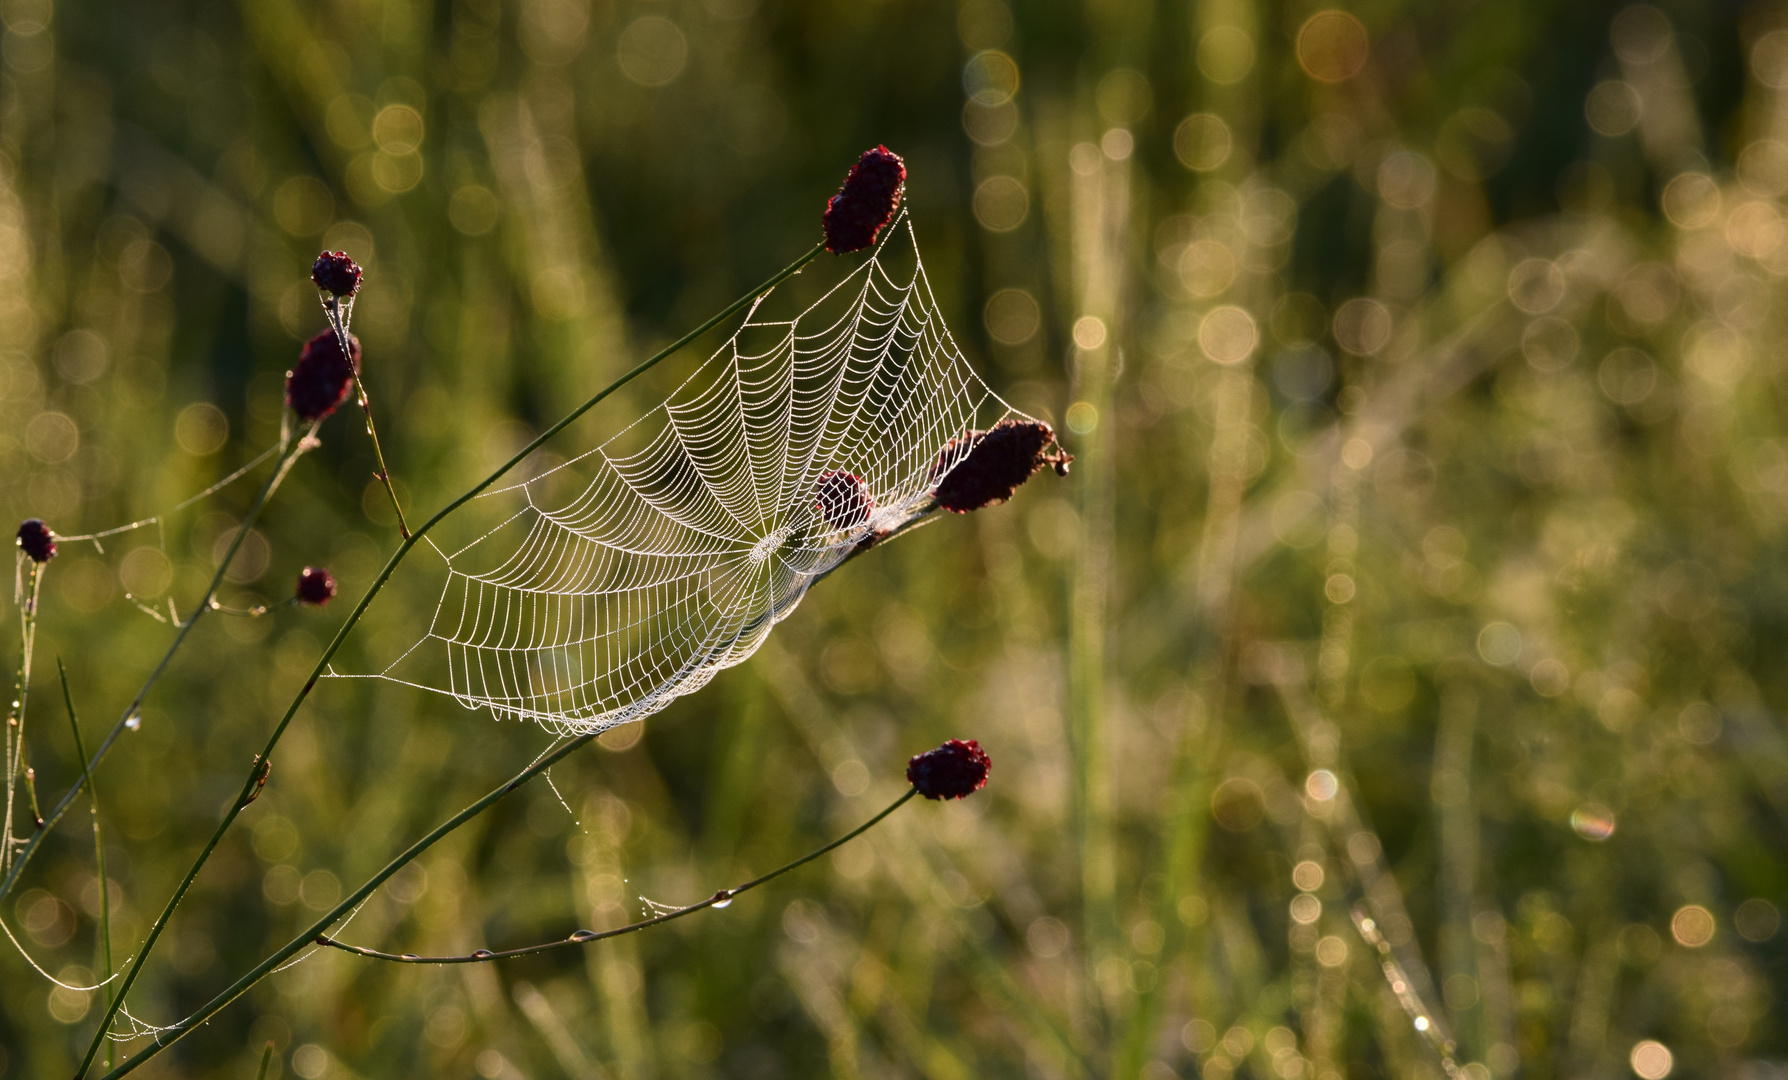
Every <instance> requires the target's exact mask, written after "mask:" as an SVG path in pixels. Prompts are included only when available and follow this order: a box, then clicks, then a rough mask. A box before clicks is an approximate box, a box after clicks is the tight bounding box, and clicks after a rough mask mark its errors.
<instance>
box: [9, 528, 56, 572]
mask: <svg viewBox="0 0 1788 1080" xmlns="http://www.w3.org/2000/svg"><path fill="white" fill-rule="evenodd" d="M18 545H19V550H21V551H23V552H24V553H25V557H26V558H28V559H30V560H31V561H32V562H34V563H40V564H41V563H47V562H49V561H50V560H51V559H53V558H55V557H56V534H55V533H53V532H51V531H50V527H49V526H48V525H45V524H44V523H43V522H42V521H39V520H38V519H37V518H28V519H27V520H26V521H25V523H24V524H23V525H20V526H19V535H18Z"/></svg>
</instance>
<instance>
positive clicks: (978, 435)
mask: <svg viewBox="0 0 1788 1080" xmlns="http://www.w3.org/2000/svg"><path fill="white" fill-rule="evenodd" d="M1052 445H1055V429H1054V428H1051V427H1050V426H1049V425H1048V424H1045V423H1044V422H1043V421H1041V420H1013V419H1006V420H1001V421H1000V422H999V423H997V424H995V425H993V427H991V428H989V429H988V430H986V431H970V432H968V433H967V434H964V435H958V436H957V437H956V438H954V439H951V440H950V441H949V442H947V443H945V444H944V448H943V450H941V451H939V452H938V456H937V460H936V461H934V462H932V465H931V479H932V481H933V482H934V483H936V484H937V487H936V488H935V489H934V493H935V494H936V495H937V501H938V502H939V503H940V504H941V505H942V506H943V507H944V509H946V510H950V511H952V512H954V513H958V514H966V513H968V512H969V511H970V510H979V509H981V508H982V507H983V506H992V505H993V504H994V503H1003V502H1005V501H1006V500H1007V499H1010V498H1011V497H1012V493H1013V492H1014V491H1017V490H1018V486H1019V485H1020V484H1022V483H1024V482H1025V481H1026V480H1029V479H1030V478H1031V474H1032V473H1035V472H1036V471H1037V470H1038V469H1041V468H1043V467H1044V466H1045V465H1047V466H1049V467H1050V468H1052V469H1054V470H1055V473H1056V475H1057V476H1066V475H1068V464H1069V463H1070V462H1072V461H1073V460H1074V455H1073V454H1070V453H1068V452H1067V451H1065V450H1063V449H1062V448H1061V447H1060V446H1056V448H1055V449H1054V450H1053V451H1052V450H1050V449H1049V447H1050V446H1052Z"/></svg>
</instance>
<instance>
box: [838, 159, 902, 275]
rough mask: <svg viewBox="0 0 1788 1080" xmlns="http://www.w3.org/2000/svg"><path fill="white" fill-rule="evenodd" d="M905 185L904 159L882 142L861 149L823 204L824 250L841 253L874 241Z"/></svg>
mask: <svg viewBox="0 0 1788 1080" xmlns="http://www.w3.org/2000/svg"><path fill="white" fill-rule="evenodd" d="M905 188H906V162H904V161H902V160H900V155H899V154H896V153H895V152H894V151H892V150H890V149H888V148H887V147H885V146H878V147H876V148H875V149H874V150H865V151H864V152H863V156H862V157H860V158H858V159H857V163H856V164H855V165H852V166H851V171H850V172H848V173H846V174H845V177H844V186H843V187H841V188H839V189H838V194H836V195H834V196H832V201H830V202H828V203H827V204H826V250H827V251H830V252H831V253H832V254H834V255H843V254H844V253H845V252H847V251H861V250H863V249H864V248H866V247H868V246H869V245H871V244H873V243H875V237H876V234H877V233H879V232H881V231H882V226H884V225H886V224H887V223H888V222H890V221H892V220H894V211H895V210H897V209H899V207H900V195H901V192H902V191H904V190H905Z"/></svg>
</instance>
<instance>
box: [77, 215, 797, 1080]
mask: <svg viewBox="0 0 1788 1080" xmlns="http://www.w3.org/2000/svg"><path fill="white" fill-rule="evenodd" d="M825 249H826V248H825V244H824V243H820V244H815V245H814V246H813V247H812V248H811V249H810V250H808V251H807V252H806V253H805V254H804V255H802V256H801V257H800V258H798V259H796V260H795V261H794V262H792V263H790V264H788V265H787V266H785V267H783V268H782V269H781V270H779V271H777V272H776V273H775V274H773V275H771V277H770V278H769V279H768V280H766V281H765V282H763V284H761V285H759V286H757V287H756V288H755V289H752V290H751V291H750V292H748V293H746V294H745V295H744V296H741V297H739V298H738V299H737V300H734V301H733V302H732V303H731V304H728V305H727V306H726V307H725V308H723V309H722V310H721V311H720V312H719V313H717V314H716V315H714V316H713V317H712V318H710V319H708V320H707V321H706V322H704V323H702V324H701V325H700V326H698V327H696V328H695V329H694V330H691V331H689V332H688V333H687V334H684V335H683V336H682V337H680V338H678V339H677V340H676V341H673V342H671V343H670V344H669V345H667V346H665V347H664V348H663V349H660V350H659V351H658V352H656V353H654V354H652V355H651V356H650V357H648V358H646V359H645V360H643V361H641V362H640V363H639V364H638V365H636V366H635V367H634V368H633V369H632V370H630V371H628V372H627V373H626V374H624V375H622V376H621V377H620V378H618V379H616V380H615V381H614V382H611V383H609V384H608V385H607V386H605V387H603V388H602V389H601V390H599V391H597V393H596V394H595V395H593V396H592V397H590V398H588V399H586V400H585V401H584V402H583V404H581V405H579V406H578V407H577V408H575V409H573V410H571V411H570V412H569V413H566V414H565V416H564V417H562V418H561V419H560V420H559V421H558V422H557V423H555V424H553V425H552V426H551V427H549V428H547V429H546V430H545V431H543V432H541V433H540V434H539V435H538V436H536V437H535V438H534V440H533V441H532V442H530V443H528V445H526V446H524V447H522V448H521V449H520V450H518V451H516V452H515V455H514V456H513V457H511V458H510V459H509V460H508V461H506V462H504V463H503V464H502V465H500V466H498V467H497V469H496V470H495V471H494V472H492V473H491V474H490V475H489V476H486V477H485V478H484V479H483V480H480V481H479V482H478V483H476V484H474V485H473V486H472V487H471V488H468V489H467V490H466V491H465V493H464V494H462V495H460V496H459V497H458V498H455V499H454V500H453V501H452V502H450V503H448V504H447V505H446V506H443V507H442V508H441V509H440V510H437V511H436V512H435V514H434V516H433V517H430V518H429V519H428V520H427V521H425V522H423V523H422V525H421V526H420V527H418V528H417V529H416V531H415V532H413V533H411V534H410V535H409V536H406V537H405V538H404V540H403V543H401V544H399V545H398V548H397V550H396V551H394V552H392V553H391V558H390V559H388V560H386V562H385V567H384V569H382V570H380V571H379V576H378V577H377V578H375V579H373V583H372V584H371V585H370V586H368V587H367V590H366V594H365V595H364V596H362V597H361V598H360V602H359V603H358V604H356V605H355V606H354V610H353V611H352V612H350V613H349V615H348V618H347V621H346V622H344V623H342V625H341V629H339V630H337V631H336V633H335V637H334V638H333V639H331V640H330V642H329V645H328V646H327V647H326V648H325V649H324V650H323V655H322V656H320V657H319V658H318V659H317V663H316V666H315V667H313V668H312V669H311V673H310V677H309V678H308V679H306V680H305V681H304V685H303V686H302V687H300V688H299V690H298V693H297V694H295V695H294V696H293V698H292V703H291V704H290V705H288V706H287V707H286V711H285V715H284V716H282V717H280V720H279V723H278V724H277V725H275V726H274V729H273V733H272V734H271V735H270V736H268V739H267V744H266V747H265V749H263V750H262V751H261V754H260V756H259V757H258V758H256V759H255V763H254V765H253V766H251V767H250V768H249V771H248V777H247V779H245V780H244V781H243V784H242V789H241V791H240V793H239V794H238V795H237V797H236V798H235V800H234V801H232V803H231V804H230V807H229V809H227V810H226V811H225V812H224V816H223V819H222V820H221V821H219V822H218V825H217V828H216V830H215V831H214V832H212V834H211V839H210V840H209V841H207V842H206V844H205V846H204V848H203V849H202V850H200V852H199V855H198V857H197V858H196V859H194V860H193V864H192V867H191V868H190V869H189V870H188V871H187V872H186V876H185V877H184V878H183V879H181V882H180V884H179V886H178V887H177V888H176V889H175V890H174V895H173V896H172V897H170V898H169V900H168V904H167V906H166V907H165V908H163V909H162V913H161V917H160V918H158V919H157V920H156V922H155V925H154V926H153V927H152V928H151V929H150V931H149V936H148V938H147V939H145V940H144V942H143V946H142V948H141V949H139V950H137V956H136V959H135V961H134V962H132V964H131V967H130V970H129V971H128V972H127V973H126V974H125V977H124V981H123V984H122V985H121V986H120V987H119V988H118V997H117V999H116V1000H115V1001H114V1002H113V1004H112V1006H111V1008H109V1009H107V1010H106V1015H105V1016H104V1017H103V1018H101V1020H100V1024H99V1030H98V1031H97V1032H95V1034H94V1038H93V1042H92V1044H91V1045H89V1046H88V1048H87V1055H86V1057H85V1058H84V1059H83V1060H82V1062H81V1067H80V1069H79V1070H78V1071H77V1072H76V1073H75V1077H76V1080H80V1078H81V1077H84V1076H86V1075H87V1070H88V1068H90V1067H91V1066H92V1064H93V1057H94V1054H95V1053H96V1052H97V1050H98V1047H99V1044H100V1043H101V1042H102V1041H104V1039H105V1036H106V1032H107V1031H108V1030H110V1028H111V1024H112V1020H113V1018H114V1017H116V1016H117V1012H118V1009H120V1008H122V1007H123V1004H124V998H125V994H126V993H127V992H128V991H129V990H130V987H131V984H132V983H134V982H135V981H136V976H137V973H138V972H140V971H141V970H142V967H143V963H144V961H146V960H147V959H148V958H149V953H150V952H151V951H152V950H153V949H154V947H155V942H156V939H157V938H159V937H160V936H161V931H162V928H163V927H165V926H166V925H167V921H168V919H169V918H170V917H172V915H173V913H174V909H175V908H177V907H179V905H180V901H181V900H182V899H183V898H184V897H185V896H186V891H187V890H188V889H190V888H191V887H192V883H193V880H194V879H195V878H197V877H198V875H199V871H200V870H201V869H202V868H203V867H204V865H205V863H206V861H207V860H209V859H210V858H211V853H212V852H213V851H214V850H216V848H217V845H218V843H219V842H220V841H222V839H223V836H224V833H225V832H226V831H227V830H228V829H229V827H230V825H231V823H232V822H234V821H235V820H236V815H238V814H240V813H241V812H242V809H243V807H245V806H247V805H248V799H249V796H250V795H252V794H253V793H254V790H255V787H256V780H257V778H258V777H259V774H260V768H261V762H263V761H270V760H272V756H273V750H274V747H275V746H276V745H278V743H279V740H280V737H281V736H283V735H284V734H285V731H286V728H287V727H288V726H289V725H290V724H291V722H292V717H293V716H295V715H296V714H297V712H298V709H299V707H300V706H301V705H303V704H304V701H305V699H306V698H307V697H309V696H310V692H311V690H312V689H313V688H315V686H316V685H317V680H318V679H320V678H322V677H323V672H324V671H325V670H327V668H328V665H329V661H330V660H332V659H334V657H335V654H336V652H337V650H339V649H340V648H341V646H342V643H343V642H344V641H345V640H346V639H347V636H348V634H349V633H350V632H352V630H353V629H354V627H355V626H356V625H357V624H358V623H359V622H360V617H361V616H362V615H364V614H365V613H366V609H367V608H368V607H369V606H371V604H372V602H373V598H374V597H376V596H378V594H379V592H380V591H381V590H382V589H384V587H385V582H386V581H388V580H390V578H391V575H392V574H393V573H394V572H396V570H397V567H398V565H399V564H401V563H402V562H403V560H404V558H405V557H406V556H407V555H409V553H410V550H411V549H412V548H414V547H415V546H416V545H417V543H419V542H420V541H421V540H422V538H423V537H424V536H427V535H428V533H429V531H430V530H431V529H433V528H434V527H435V526H436V525H438V524H440V523H441V522H442V521H443V520H444V519H446V518H447V516H448V515H450V514H452V513H453V512H454V511H456V510H458V509H459V508H460V507H461V506H464V505H465V504H466V503H468V502H470V501H471V500H472V499H474V498H476V497H477V496H478V494H479V492H482V491H483V490H484V489H485V488H488V487H490V486H491V485H492V484H494V483H496V482H497V481H498V480H499V479H501V478H502V477H503V475H504V474H505V473H507V472H508V471H509V470H510V469H513V468H515V466H517V465H519V464H521V463H522V462H523V461H524V460H526V459H527V457H528V455H529V454H532V453H533V452H534V451H535V450H537V449H539V448H540V446H541V445H542V444H543V443H545V442H546V441H547V440H548V439H550V438H552V437H553V436H554V435H557V434H558V433H559V432H561V431H563V430H565V428H567V427H569V426H570V425H571V423H572V422H573V421H575V420H576V419H577V418H578V417H580V416H582V415H584V414H585V413H587V412H589V411H590V410H591V409H593V408H595V407H596V406H597V405H598V404H600V403H601V402H602V401H603V400H604V399H606V398H607V397H608V396H609V395H611V394H613V393H614V392H615V391H617V390H619V389H620V388H621V387H623V386H626V385H627V384H628V383H630V382H632V381H633V380H634V379H636V378H638V377H639V376H641V375H643V374H645V373H646V372H647V371H649V370H650V369H651V368H653V367H654V366H656V365H657V364H658V363H660V362H661V361H663V360H664V359H666V358H667V357H669V356H671V355H673V354H675V353H677V352H678V351H680V350H681V349H682V348H683V347H684V346H685V345H688V344H689V343H690V342H692V341H694V340H695V339H697V338H699V337H701V336H702V335H703V334H705V333H707V332H708V331H709V330H712V329H713V328H714V327H716V326H718V325H719V324H720V323H721V322H722V321H723V320H725V319H727V318H729V317H730V316H732V315H733V314H735V313H736V312H738V311H739V310H741V309H742V308H744V307H745V306H746V305H748V304H750V303H752V302H753V301H754V300H756V299H757V298H758V297H760V296H762V295H763V294H764V293H766V292H769V291H770V290H771V289H773V288H775V287H776V286H777V285H779V284H781V283H782V282H783V281H784V280H785V279H787V278H790V277H792V276H794V275H795V274H796V273H798V272H800V270H801V268H802V267H804V266H806V265H807V264H808V263H810V262H812V261H813V260H814V259H815V258H817V257H818V256H819V254H820V252H822V251H824V250H825ZM594 737H595V736H593V735H587V736H580V737H579V738H578V739H576V740H573V741H572V742H571V743H570V744H568V745H567V746H566V747H564V748H562V749H561V750H559V751H558V752H557V753H556V754H554V755H553V756H552V758H550V759H549V760H548V761H547V764H551V762H552V761H557V760H558V759H559V758H561V757H563V756H564V755H565V754H567V753H569V752H570V751H571V750H574V749H576V748H577V747H579V746H581V745H583V744H584V743H586V742H588V741H589V740H590V739H592V738H594ZM532 775H533V774H532V773H531V772H529V773H525V774H523V775H522V776H520V777H517V778H516V779H514V780H511V781H510V784H509V785H508V786H506V787H504V788H500V789H498V791H497V792H496V793H493V795H491V796H487V797H486V799H484V800H480V801H479V802H477V803H474V804H473V806H472V807H468V808H467V810H466V811H462V814H461V816H458V817H455V818H454V819H453V820H452V821H451V822H449V823H448V825H446V826H443V827H442V828H441V829H439V830H437V831H436V832H437V833H438V834H439V835H441V836H444V835H446V833H447V832H451V831H452V829H453V828H457V827H458V826H459V825H460V824H461V823H463V821H465V820H469V819H470V818H471V817H473V816H476V814H477V813H478V812H481V811H482V810H483V809H484V807H485V806H488V805H490V804H491V803H494V802H495V801H496V800H497V799H498V798H501V797H502V795H504V794H507V793H508V792H509V791H510V790H513V788H514V786H516V785H518V784H520V783H521V782H523V781H525V780H526V779H527V778H528V777H529V776H532ZM474 808H475V809H474ZM435 839H438V836H437V835H436V834H435V833H431V834H430V837H429V838H426V839H425V840H424V841H422V842H420V843H421V846H420V847H418V848H414V849H413V851H414V854H409V853H406V856H401V857H400V860H401V861H398V862H394V863H393V864H392V865H391V866H389V867H387V871H388V872H389V873H395V872H396V870H397V868H398V867H400V866H402V865H404V863H407V862H408V861H409V859H411V858H414V857H415V854H420V852H421V851H422V850H423V849H425V848H426V847H427V846H428V845H429V844H432V843H434V840H435ZM389 873H386V874H385V876H389ZM383 880H384V877H378V878H376V879H375V880H374V881H373V882H371V883H370V884H369V886H368V887H367V890H366V891H367V892H370V891H371V888H372V886H376V885H377V884H378V882H380V881H383ZM357 895H358V894H357ZM339 910H345V908H343V909H339ZM333 915H334V913H331V917H326V918H325V919H324V920H323V921H321V922H319V923H318V924H317V926H316V928H315V929H314V930H313V931H312V932H311V933H310V935H309V936H308V937H306V939H305V940H306V941H309V940H310V939H311V938H314V937H315V936H316V935H317V934H319V933H321V932H322V931H323V930H325V929H327V928H328V927H329V925H330V923H331V922H333V921H334V919H333ZM294 951H296V950H294ZM286 955H290V954H289V953H288V954H286ZM278 963H279V961H278V960H277V959H276V960H272V961H269V962H268V963H267V964H265V965H263V967H262V968H257V969H256V970H255V971H253V972H250V973H249V975H246V976H244V977H243V978H244V979H246V980H248V981H247V982H240V981H239V982H238V984H237V985H238V986H239V987H241V988H242V989H246V988H247V987H248V986H250V985H253V983H254V982H255V981H258V980H259V979H260V978H261V976H262V975H265V974H266V973H267V971H271V970H272V968H273V967H275V966H277V965H278ZM239 993H241V989H238V988H237V987H231V988H230V989H229V990H226V991H225V992H224V994H223V995H222V996H220V998H219V999H218V1001H215V1002H213V1005H215V1006H216V1008H213V1007H212V1006H206V1010H209V1011H203V1010H202V1011H201V1013H200V1014H195V1016H197V1017H198V1019H199V1020H202V1019H203V1018H204V1017H205V1016H209V1015H210V1014H211V1013H212V1012H215V1011H216V1009H217V1008H222V1007H223V1005H224V1004H227V1003H228V1001H229V1000H230V999H232V998H234V997H235V996H236V994H239ZM193 1022H194V1023H196V1022H198V1021H197V1020H194V1021H193ZM188 1030H190V1025H189V1024H188V1023H187V1022H186V1021H182V1022H181V1024H179V1025H176V1026H175V1027H174V1028H173V1029H171V1031H172V1033H173V1036H174V1038H178V1037H180V1036H181V1035H184V1034H185V1033H186V1032H187V1031H188ZM162 1038H163V1036H162V1035H158V1036H157V1037H156V1043H155V1045H153V1046H151V1047H148V1048H147V1049H145V1050H143V1051H141V1052H139V1053H138V1054H136V1055H135V1056H133V1057H131V1058H129V1059H127V1060H126V1061H125V1062H124V1064H123V1065H121V1066H119V1068H118V1069H117V1070H115V1071H114V1072H112V1073H108V1074H106V1075H107V1076H108V1077H110V1076H122V1075H124V1074H125V1073H127V1072H129V1071H131V1070H132V1069H134V1068H136V1067H137V1065H139V1064H141V1063H142V1062H143V1061H146V1060H148V1058H149V1057H152V1056H154V1055H155V1054H157V1053H159V1052H161V1050H162V1049H163V1048H165V1047H166V1046H167V1045H169V1043H166V1042H163V1041H162Z"/></svg>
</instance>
